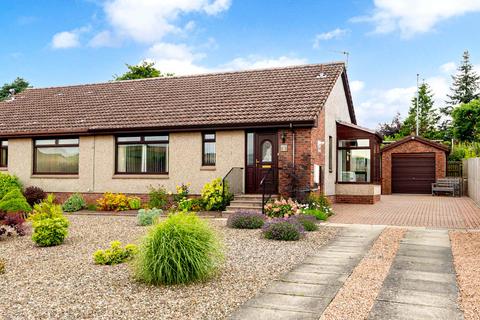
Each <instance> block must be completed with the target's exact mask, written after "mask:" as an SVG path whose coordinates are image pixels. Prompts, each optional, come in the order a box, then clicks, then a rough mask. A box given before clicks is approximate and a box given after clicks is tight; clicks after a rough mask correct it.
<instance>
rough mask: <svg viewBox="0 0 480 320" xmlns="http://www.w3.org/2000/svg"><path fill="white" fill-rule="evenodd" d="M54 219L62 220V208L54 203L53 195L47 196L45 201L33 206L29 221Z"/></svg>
mask: <svg viewBox="0 0 480 320" xmlns="http://www.w3.org/2000/svg"><path fill="white" fill-rule="evenodd" d="M54 218H63V211H62V206H60V205H59V204H56V203H55V196H54V195H53V194H49V195H48V196H47V198H46V199H45V200H43V201H42V202H40V203H37V204H36V205H34V206H33V213H32V215H30V217H29V220H31V221H32V222H35V221H40V220H44V219H54Z"/></svg>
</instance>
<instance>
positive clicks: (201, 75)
mask: <svg viewBox="0 0 480 320" xmlns="http://www.w3.org/2000/svg"><path fill="white" fill-rule="evenodd" d="M338 64H343V65H345V62H344V61H331V62H326V63H305V64H299V65H292V66H283V67H270V68H255V69H245V70H232V71H219V72H206V73H198V74H189V75H178V76H164V77H154V78H142V79H131V80H110V81H103V82H90V83H78V84H70V85H61V86H49V87H36V88H32V87H30V88H26V89H25V90H24V91H27V90H45V89H56V88H72V87H83V86H94V85H101V84H110V83H128V82H142V81H154V80H164V79H182V78H195V77H199V78H200V77H207V76H214V75H222V74H235V73H251V72H252V73H253V72H261V71H270V70H272V71H273V70H287V69H296V68H304V67H315V66H322V65H323V66H327V65H328V66H329V65H338ZM20 93H21V92H20ZM20 93H19V94H20Z"/></svg>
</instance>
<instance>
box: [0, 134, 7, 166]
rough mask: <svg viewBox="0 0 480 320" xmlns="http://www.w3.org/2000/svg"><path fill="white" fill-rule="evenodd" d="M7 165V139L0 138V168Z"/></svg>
mask: <svg viewBox="0 0 480 320" xmlns="http://www.w3.org/2000/svg"><path fill="white" fill-rule="evenodd" d="M7 167H8V140H0V168H7Z"/></svg>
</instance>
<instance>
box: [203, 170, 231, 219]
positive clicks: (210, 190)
mask: <svg viewBox="0 0 480 320" xmlns="http://www.w3.org/2000/svg"><path fill="white" fill-rule="evenodd" d="M231 199H232V194H231V193H230V191H229V186H228V183H227V182H225V192H223V183H222V179H221V178H217V179H214V180H212V181H211V182H210V183H207V184H205V185H204V186H203V188H202V200H203V203H204V205H205V209H206V210H213V211H223V210H225V208H226V207H227V206H228V204H229V203H230V200H231Z"/></svg>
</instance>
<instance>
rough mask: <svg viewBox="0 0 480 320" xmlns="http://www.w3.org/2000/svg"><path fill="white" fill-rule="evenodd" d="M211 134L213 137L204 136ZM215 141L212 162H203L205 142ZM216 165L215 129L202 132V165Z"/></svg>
mask: <svg viewBox="0 0 480 320" xmlns="http://www.w3.org/2000/svg"><path fill="white" fill-rule="evenodd" d="M209 134H213V136H214V137H213V139H207V138H206V136H207V135H209ZM212 142H213V143H215V156H214V163H213V164H212V163H206V162H205V143H212ZM216 165H217V133H216V132H215V131H206V132H202V167H215V166H216Z"/></svg>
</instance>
